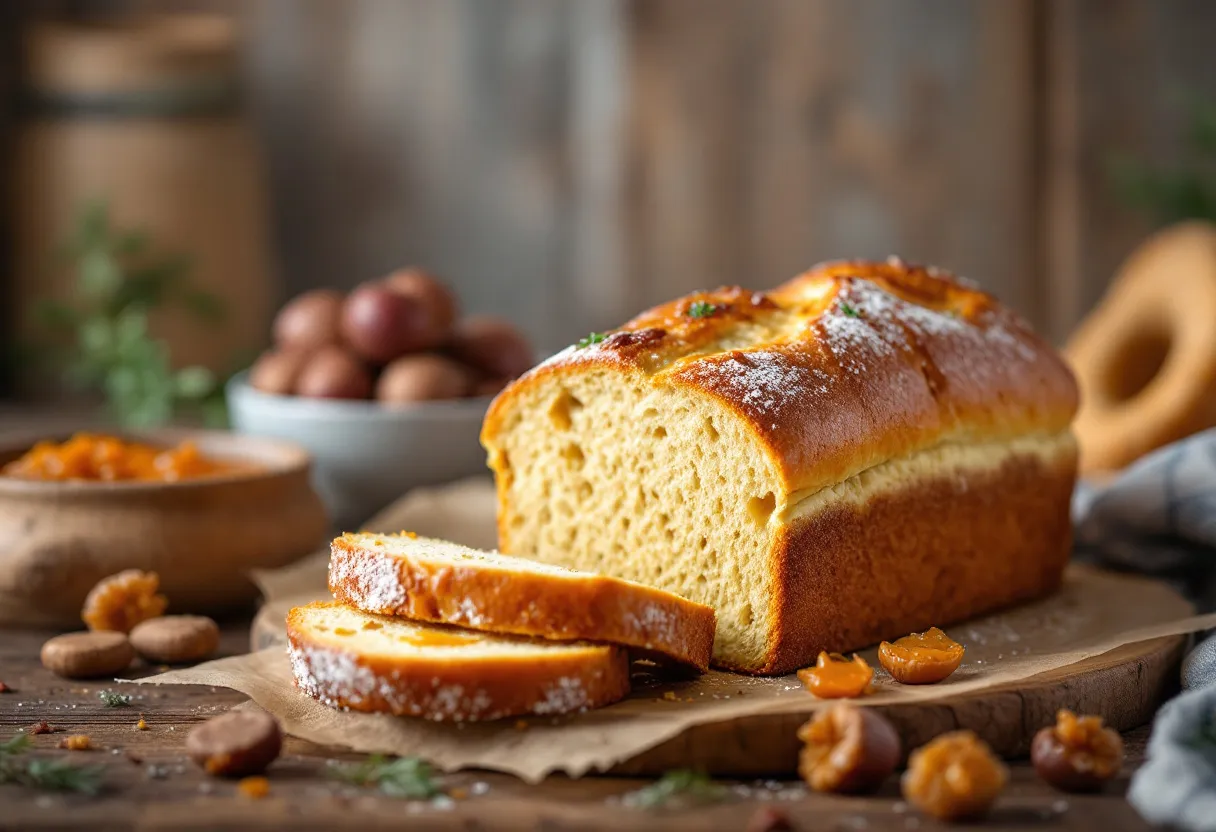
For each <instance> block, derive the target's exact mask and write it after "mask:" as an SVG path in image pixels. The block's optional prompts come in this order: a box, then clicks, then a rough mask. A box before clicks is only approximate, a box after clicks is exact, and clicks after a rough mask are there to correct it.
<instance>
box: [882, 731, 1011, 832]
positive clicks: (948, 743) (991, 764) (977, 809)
mask: <svg viewBox="0 0 1216 832" xmlns="http://www.w3.org/2000/svg"><path fill="white" fill-rule="evenodd" d="M1008 778H1009V771H1008V769H1006V768H1005V765H1004V763H1002V762H1001V761H1000V760H998V759H997V758H996V755H995V754H993V753H992V750H991V749H990V748H989V747H988V745H987V743H985V742H984V741H983V740H981V739H980V738H979V737H977V736H976V735H975V733H974V732H972V731H951V732H949V733H947V734H942V735H941V736H939V737H937V738H936V739H934V740H932V741H931V742H929V743H927V744H926V745H922V746H921V747H920V748H918V749H916V750H915V751H913V752H912V755H911V756H910V757H909V758H908V770H907V771H905V772H904V776H903V780H902V782H901V786H902V789H903V795H904V799H905V800H907V801H908V802H909V803H911V804H912V805H913V806H916V807H917V808H918V809H920V810H921V811H922V812H924V813H925V814H927V815H931V816H932V817H935V818H937V819H938V820H947V821H953V820H971V819H975V818H979V817H982V816H983V815H985V814H987V813H988V810H989V809H991V808H992V805H993V804H994V803H996V799H997V797H998V796H999V795H1000V793H1001V790H1002V789H1004V788H1005V781H1006V780H1007V779H1008Z"/></svg>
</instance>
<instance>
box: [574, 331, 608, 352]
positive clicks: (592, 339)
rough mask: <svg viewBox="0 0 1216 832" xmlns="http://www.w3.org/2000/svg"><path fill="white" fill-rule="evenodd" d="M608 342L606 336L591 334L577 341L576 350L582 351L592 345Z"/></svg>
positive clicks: (599, 333) (601, 333) (600, 333)
mask: <svg viewBox="0 0 1216 832" xmlns="http://www.w3.org/2000/svg"><path fill="white" fill-rule="evenodd" d="M606 340H608V336H607V335H606V334H605V333H603V332H593V333H591V334H590V335H588V336H586V337H584V338H579V339H578V348H579V349H580V350H584V349H586V348H587V347H590V346H591V345H593V344H602V343H603V342H604V341H606Z"/></svg>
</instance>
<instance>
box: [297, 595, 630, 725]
mask: <svg viewBox="0 0 1216 832" xmlns="http://www.w3.org/2000/svg"><path fill="white" fill-rule="evenodd" d="M287 642H288V648H287V652H288V655H289V656H290V658H291V669H292V673H293V674H294V675H295V679H296V687H298V688H299V689H300V690H301V691H303V692H304V693H306V694H308V695H309V696H311V697H313V698H314V699H317V700H320V701H321V702H323V703H324V704H326V705H329V706H330V707H334V708H342V709H344V710H352V711H367V712H378V713H390V714H396V715H398V716H420V717H423V718H424V719H431V720H435V721H437V722H446V721H451V722H472V721H479V720H489V719H502V718H503V717H509V716H521V715H524V714H536V715H550V714H565V713H572V712H576V711H585V710H588V709H590V708H599V707H601V706H603V705H608V704H610V703H612V702H615V701H617V700H618V699H621V698H623V697H624V696H625V695H626V694H627V693H629V659H628V656H627V655H626V653H625V650H624V649H623V648H620V647H616V646H613V645H605V644H586V643H578V642H575V643H570V644H555V643H553V642H548V641H536V640H533V639H526V638H513V637H510V636H494V635H488V634H486V633H479V632H475V631H472V630H461V629H459V628H456V627H444V626H437V625H434V624H422V623H418V622H414V621H405V620H402V619H400V618H390V617H387V616H382V615H370V614H368V613H365V612H360V611H359V610H356V609H352V608H350V607H348V606H345V605H343V604H339V603H337V602H334V601H328V602H316V603H312V604H308V605H306V606H303V607H295V608H294V609H292V610H291V612H289V613H288V614H287Z"/></svg>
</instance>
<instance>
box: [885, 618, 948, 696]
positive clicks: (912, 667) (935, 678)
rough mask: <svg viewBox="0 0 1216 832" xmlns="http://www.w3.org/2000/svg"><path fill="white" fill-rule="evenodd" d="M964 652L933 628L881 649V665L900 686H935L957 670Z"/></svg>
mask: <svg viewBox="0 0 1216 832" xmlns="http://www.w3.org/2000/svg"><path fill="white" fill-rule="evenodd" d="M964 652H965V650H964V648H963V645H961V644H959V643H958V642H957V641H955V640H954V639H952V638H950V636H948V635H946V634H945V633H944V632H942V631H941V630H939V629H938V628H937V627H930V628H929V629H928V630H926V631H925V632H923V633H912V634H911V635H907V636H904V637H903V638H900V639H896V640H895V643H894V644H892V643H891V642H889V641H884V642H883V643H882V644H880V645H878V663H879V664H881V665H882V666H883V669H884V670H886V671H887V672H888V673H890V674H891V678H893V679H894V680H895V681H897V682H900V683H901V684H905V685H932V684H934V683H935V682H940V681H942V680H943V679H945V678H946V677H947V676H949V675H950V674H951V673H953V672H954V671H956V670H958V666H959V665H960V664H961V663H962V661H963V653H964Z"/></svg>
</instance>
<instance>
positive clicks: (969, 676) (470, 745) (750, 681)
mask: <svg viewBox="0 0 1216 832" xmlns="http://www.w3.org/2000/svg"><path fill="white" fill-rule="evenodd" d="M493 515H494V501H493V491H492V488H491V486H490V484H489V483H488V482H486V481H481V480H478V481H472V482H466V483H459V484H456V485H454V486H448V487H446V488H442V489H435V490H430V491H424V492H415V493H414V494H413V495H411V496H410V497H407V498H406V499H404V500H403V501H401V502H400V503H398V504H397V505H396V506H394V507H392V508H391V509H390V510H388V511H386V512H385V513H383V514H382V515H380V516H379V517H377V518H376V519H375V520H373V521H372V522H369V524H368V527H369V528H372V529H375V530H380V531H392V530H400V529H409V530H412V531H416V532H418V533H419V534H425V535H428V536H436V537H446V538H450V539H453V540H457V541H459V542H465V543H468V544H469V545H479V546H483V547H489V546H492V545H493V540H494V531H493ZM258 580H259V584H260V585H261V586H262V587H263V589H264V591H265V592H266V595H267V599H268V600H267V606H266V609H265V611H264V616H263V624H264V627H263V632H264V633H265V634H266V637H267V638H268V639H273V638H274V636H275V632H276V627H275V626H274V624H273V622H275V621H277V622H282V620H283V616H284V615H285V612H286V609H287V608H288V607H289V606H291V605H292V604H294V603H301V602H305V601H308V600H315V599H317V598H322V597H326V596H327V594H328V593H327V592H326V589H325V553H322V552H318V553H317V554H316V555H315V556H313V557H311V558H309V559H307V560H306V561H304V562H301V563H300V564H297V565H296V566H293V567H290V568H288V569H286V570H280V571H278V572H276V573H268V574H261V575H259V576H258ZM1191 612H1192V609H1191V607H1190V605H1189V604H1188V603H1187V602H1186V601H1184V600H1182V599H1181V598H1180V597H1179V596H1178V595H1177V594H1176V593H1175V592H1173V591H1172V590H1171V589H1169V588H1168V587H1166V586H1164V585H1163V584H1161V583H1158V582H1155V581H1151V580H1147V579H1143V578H1136V577H1131V576H1127V575H1119V574H1115V573H1110V572H1103V571H1099V570H1096V569H1093V568H1089V567H1082V566H1074V567H1072V568H1071V569H1070V571H1069V574H1068V577H1067V580H1066V582H1065V586H1064V588H1063V590H1062V591H1061V592H1060V593H1059V594H1057V595H1056V596H1054V597H1052V598H1049V599H1046V600H1044V601H1040V602H1037V603H1034V604H1030V605H1027V606H1023V607H1020V608H1018V609H1015V610H1011V611H1008V612H1005V613H1002V614H998V615H993V616H988V617H986V618H982V619H977V620H975V621H972V622H970V623H967V624H962V625H956V626H953V627H950V628H949V632H950V634H951V635H952V636H953V637H954V638H956V639H957V640H959V641H961V642H962V643H963V644H964V645H965V646H966V648H967V654H966V660H965V661H964V663H963V665H962V666H961V667H960V668H959V670H958V671H957V672H955V673H954V675H952V676H951V677H950V678H949V679H948V680H946V681H945V682H943V683H940V684H937V685H929V686H919V687H907V686H900V685H896V684H895V683H893V682H892V681H891V680H890V678H889V677H888V676H886V674H885V673H884V672H883V671H882V670H881V669H878V671H877V673H876V677H875V682H876V687H877V692H876V693H875V694H873V695H872V696H868V697H865V698H864V699H862V700H858V701H860V702H861V703H862V704H867V705H877V704H898V703H900V702H909V703H910V702H917V701H930V700H942V699H946V698H948V697H950V696H954V695H957V694H961V693H969V692H974V691H979V690H983V689H986V688H992V687H998V686H1006V685H1009V684H1010V683H1013V682H1018V681H1020V680H1024V679H1027V678H1029V677H1031V676H1035V675H1037V674H1039V673H1043V672H1046V671H1049V670H1054V669H1056V668H1060V667H1064V666H1067V665H1070V664H1074V663H1076V662H1079V661H1081V660H1083V659H1086V658H1089V657H1091V656H1096V655H1099V654H1101V653H1105V652H1107V651H1109V650H1112V649H1114V648H1116V647H1119V646H1122V645H1124V644H1130V643H1133V642H1137V641H1145V640H1148V639H1152V638H1157V637H1160V636H1167V635H1176V634H1179V633H1187V632H1193V631H1196V630H1200V629H1205V628H1208V627H1213V626H1216V614H1211V615H1206V616H1192V615H1191ZM863 655H865V656H866V658H867V660H869V662H870V664H871V665H872V666H874V667H876V668H878V662H877V660H876V658H875V654H874V651H873V650H870V651H865V652H864V653H863ZM142 681H143V682H145V683H152V684H202V685H218V686H222V687H229V688H234V689H236V690H239V691H241V692H243V693H245V694H247V695H248V696H250V697H251V698H252V699H253V700H254V701H255V702H256V703H257V704H258V705H260V706H261V707H263V708H265V709H266V710H267V711H269V712H270V713H272V714H274V715H275V716H276V717H278V719H279V720H280V721H281V722H282V724H283V727H284V729H285V730H286V731H287V732H288V733H290V734H294V735H296V736H299V737H302V738H305V739H308V740H311V741H313V742H317V743H322V744H326V745H335V746H344V747H347V748H351V749H353V750H356V751H364V752H384V753H393V754H402V755H411V754H412V755H419V756H422V757H425V758H427V759H428V760H430V761H431V762H432V763H434V764H435V765H436V766H438V767H440V768H442V769H445V770H456V769H461V768H486V769H494V770H498V771H504V772H508V773H511V774H515V775H517V776H519V777H521V778H523V779H524V780H527V781H531V782H535V781H538V780H540V779H542V778H543V777H544V776H545V775H547V774H549V773H551V772H554V771H564V772H566V773H568V774H570V775H571V776H579V775H581V774H584V773H586V772H588V771H592V770H604V769H607V768H610V767H611V766H613V765H615V764H617V763H620V762H623V761H625V760H628V759H630V758H631V757H633V756H636V755H637V754H639V753H641V752H642V751H645V750H646V749H649V748H652V747H654V746H656V745H658V744H660V743H662V742H663V741H665V740H667V739H670V738H671V737H674V736H677V735H679V734H680V733H682V732H683V731H684V730H686V729H687V728H689V727H691V726H693V725H700V724H704V723H710V722H718V721H726V720H731V719H736V718H739V717H743V716H754V715H759V714H767V713H810V712H811V711H813V710H815V709H816V708H818V707H822V706H823V704H825V703H822V702H820V701H819V700H817V699H815V698H814V697H813V696H811V695H810V694H809V693H807V691H806V690H805V689H804V688H803V686H802V685H801V683H799V682H798V680H797V677H795V676H792V675H791V676H786V677H779V678H752V677H747V676H739V675H736V674H731V673H721V672H711V673H707V674H705V675H704V676H701V677H700V678H697V679H693V680H685V681H671V680H666V681H664V680H656V679H642V680H637V679H635V682H636V683H637V684H635V690H634V692H633V694H632V695H631V696H629V697H628V698H627V699H625V700H624V701H622V702H619V703H617V704H615V705H611V706H609V707H607V708H602V709H600V710H598V711H592V712H590V713H586V714H578V715H572V716H568V717H559V718H531V719H528V720H526V723H527V726H528V727H527V729H526V730H520V729H519V728H518V727H517V722H516V721H515V720H503V721H501V722H496V723H482V724H465V725H455V724H443V723H430V722H426V721H425V720H421V719H411V718H399V717H391V716H384V715H368V714H353V713H344V712H340V711H335V710H332V709H330V708H327V707H325V706H324V705H321V704H319V703H317V702H315V701H314V700H312V699H310V698H309V697H307V696H304V695H303V694H300V693H298V692H297V691H296V690H295V688H294V687H293V684H292V679H291V672H290V668H289V666H288V662H287V658H286V655H285V653H284V651H283V648H282V646H281V645H276V646H273V647H270V648H267V649H264V650H260V651H258V652H255V653H251V654H249V655H246V656H237V657H233V658H228V659H221V660H219V661H214V662H209V663H207V664H203V665H199V666H197V667H193V668H190V669H185V670H175V671H171V672H169V673H164V674H161V675H159V676H154V677H151V678H148V679H145V680H142ZM666 695H670V696H672V697H674V698H668V696H666Z"/></svg>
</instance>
